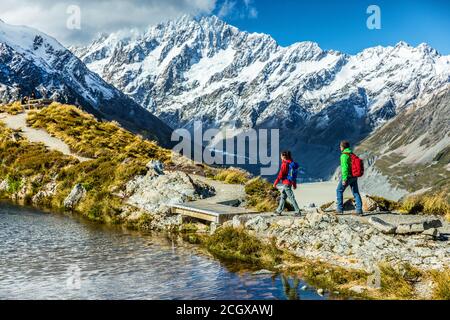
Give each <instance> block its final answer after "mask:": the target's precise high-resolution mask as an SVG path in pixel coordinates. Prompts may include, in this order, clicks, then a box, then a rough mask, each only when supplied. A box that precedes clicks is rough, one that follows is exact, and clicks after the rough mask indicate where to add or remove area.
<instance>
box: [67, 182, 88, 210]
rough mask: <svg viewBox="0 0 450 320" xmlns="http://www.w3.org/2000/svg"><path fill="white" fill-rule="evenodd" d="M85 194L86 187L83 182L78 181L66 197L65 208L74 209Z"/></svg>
mask: <svg viewBox="0 0 450 320" xmlns="http://www.w3.org/2000/svg"><path fill="white" fill-rule="evenodd" d="M85 195H86V189H85V188H84V187H83V185H82V184H81V183H77V184H76V185H75V186H74V187H73V188H72V191H70V193H69V195H68V196H67V197H66V199H64V208H66V209H73V208H74V207H75V206H76V205H77V204H78V203H79V202H80V200H81V199H82V198H83V197H84V196H85Z"/></svg>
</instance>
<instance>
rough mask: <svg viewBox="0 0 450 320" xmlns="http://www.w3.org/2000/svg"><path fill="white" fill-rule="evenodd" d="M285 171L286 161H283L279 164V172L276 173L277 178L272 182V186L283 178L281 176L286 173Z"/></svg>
mask: <svg viewBox="0 0 450 320" xmlns="http://www.w3.org/2000/svg"><path fill="white" fill-rule="evenodd" d="M286 173H287V166H286V163H285V162H284V161H283V163H282V164H281V168H280V172H279V173H278V176H277V179H276V180H275V182H274V183H273V186H274V187H276V186H277V184H278V182H280V180H281V179H283V177H284V176H285V175H286Z"/></svg>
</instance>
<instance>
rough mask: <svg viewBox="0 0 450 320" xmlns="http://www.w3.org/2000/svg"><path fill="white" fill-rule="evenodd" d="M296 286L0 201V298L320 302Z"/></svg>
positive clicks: (160, 240) (176, 247) (162, 241)
mask: <svg viewBox="0 0 450 320" xmlns="http://www.w3.org/2000/svg"><path fill="white" fill-rule="evenodd" d="M297 285H298V286H297ZM303 285H304V283H303V282H302V281H297V280H295V279H292V278H285V277H281V276H271V275H253V274H251V273H239V274H238V273H234V272H230V271H229V270H228V269H227V268H226V267H225V266H224V265H223V264H221V263H220V262H219V261H217V260H214V259H211V258H210V257H207V256H205V255H203V254H201V253H200V252H198V250H197V249H196V247H194V246H190V245H187V244H185V243H174V242H173V241H171V240H170V239H167V238H165V237H163V236H161V235H154V234H153V235H146V234H142V233H135V232H130V231H124V230H121V229H118V228H117V229H116V228H111V227H106V226H100V225H96V224H91V223H87V222H86V221H84V220H80V219H75V218H73V217H67V216H64V215H60V214H49V213H43V212H41V211H37V210H34V209H30V208H23V207H17V206H13V205H10V204H6V203H0V299H287V298H291V299H292V298H298V299H323V297H321V296H319V295H318V294H317V293H316V292H315V290H306V291H302V290H300V288H301V287H302V286H303Z"/></svg>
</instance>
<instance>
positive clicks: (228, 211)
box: [172, 200, 257, 224]
mask: <svg viewBox="0 0 450 320" xmlns="http://www.w3.org/2000/svg"><path fill="white" fill-rule="evenodd" d="M172 213H175V214H180V215H182V216H185V217H191V218H196V219H200V220H204V221H208V222H213V223H216V224H222V223H224V222H225V221H228V220H231V219H233V217H234V216H236V215H242V214H249V213H257V212H256V211H251V210H248V209H245V208H242V207H232V206H227V205H224V204H220V203H213V202H207V201H202V200H200V201H194V202H188V203H183V204H176V205H172Z"/></svg>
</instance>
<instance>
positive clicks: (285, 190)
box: [273, 151, 300, 216]
mask: <svg viewBox="0 0 450 320" xmlns="http://www.w3.org/2000/svg"><path fill="white" fill-rule="evenodd" d="M297 171H298V164H297V163H296V162H294V161H293V160H292V156H291V152H290V151H283V152H282V153H281V168H280V172H279V173H278V177H277V179H276V180H275V182H274V183H273V186H274V188H276V187H277V185H278V182H280V181H281V183H282V187H281V188H280V192H281V197H280V204H279V205H278V208H277V210H276V211H275V213H276V214H277V215H281V213H282V212H283V210H284V206H285V204H286V199H288V200H289V202H290V203H291V204H292V206H293V207H294V210H295V215H296V216H300V208H299V207H298V204H297V201H296V200H295V196H294V192H293V191H292V188H294V190H295V189H297V181H296V180H297Z"/></svg>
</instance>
